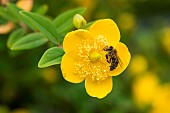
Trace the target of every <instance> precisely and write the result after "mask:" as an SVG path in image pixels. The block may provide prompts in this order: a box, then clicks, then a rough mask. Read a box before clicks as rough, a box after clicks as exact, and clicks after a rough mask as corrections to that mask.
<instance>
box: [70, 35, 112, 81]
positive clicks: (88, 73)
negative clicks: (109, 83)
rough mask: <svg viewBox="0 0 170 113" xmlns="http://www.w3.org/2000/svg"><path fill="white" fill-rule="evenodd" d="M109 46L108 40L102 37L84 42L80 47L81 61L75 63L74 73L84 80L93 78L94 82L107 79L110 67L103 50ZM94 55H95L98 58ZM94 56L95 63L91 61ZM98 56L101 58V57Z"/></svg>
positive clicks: (79, 56)
mask: <svg viewBox="0 0 170 113" xmlns="http://www.w3.org/2000/svg"><path fill="white" fill-rule="evenodd" d="M107 45H108V43H107V40H106V38H105V37H104V36H102V35H99V36H98V37H96V38H94V40H84V41H83V42H82V43H81V44H80V45H78V54H77V57H78V58H79V59H80V60H79V61H78V62H76V63H75V70H74V71H73V73H74V74H75V75H77V76H80V77H82V78H86V77H91V78H92V80H94V81H102V80H104V79H106V78H107V77H108V76H109V75H108V73H109V71H110V67H109V64H108V63H107V61H106V58H105V55H102V54H103V51H102V49H103V48H104V47H105V46H107ZM93 53H95V55H97V57H96V56H95V55H94V54H93ZM96 53H97V54H96ZM92 54H93V55H94V56H95V58H96V59H95V62H94V61H92V59H91V57H92V56H90V55H92ZM98 55H99V56H100V55H101V56H100V57H99V56H98ZM93 58H94V57H93Z"/></svg>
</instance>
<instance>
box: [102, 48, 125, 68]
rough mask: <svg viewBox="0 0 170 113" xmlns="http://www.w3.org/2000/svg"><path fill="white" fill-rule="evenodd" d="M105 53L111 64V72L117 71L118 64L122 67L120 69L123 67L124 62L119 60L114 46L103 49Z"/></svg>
mask: <svg viewBox="0 0 170 113" xmlns="http://www.w3.org/2000/svg"><path fill="white" fill-rule="evenodd" d="M103 51H106V52H107V54H106V61H107V62H108V63H109V64H110V66H109V67H110V71H112V70H114V69H116V67H117V66H118V64H119V65H120V67H122V65H121V64H122V61H121V59H120V58H119V56H118V54H117V51H116V49H114V47H113V46H109V47H108V46H106V47H105V48H103Z"/></svg>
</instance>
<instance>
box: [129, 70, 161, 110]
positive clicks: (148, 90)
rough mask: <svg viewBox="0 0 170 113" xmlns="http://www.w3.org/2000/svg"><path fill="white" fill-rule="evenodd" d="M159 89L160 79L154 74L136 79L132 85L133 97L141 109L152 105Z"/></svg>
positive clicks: (148, 73)
mask: <svg viewBox="0 0 170 113" xmlns="http://www.w3.org/2000/svg"><path fill="white" fill-rule="evenodd" d="M158 87H159V78H158V77H157V76H156V74H155V73H153V72H145V73H144V74H142V75H141V76H138V77H137V78H135V80H134V82H133V84H132V92H133V97H134V100H135V102H136V104H137V105H138V107H139V108H141V109H143V108H145V107H146V106H147V105H150V104H152V101H153V97H154V95H155V94H156V91H157V88H158Z"/></svg>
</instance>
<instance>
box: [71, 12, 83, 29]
mask: <svg viewBox="0 0 170 113" xmlns="http://www.w3.org/2000/svg"><path fill="white" fill-rule="evenodd" d="M73 23H74V26H75V27H76V28H77V29H81V28H83V27H84V26H85V25H86V20H85V19H84V17H83V16H81V15H80V14H76V15H75V16H74V18H73Z"/></svg>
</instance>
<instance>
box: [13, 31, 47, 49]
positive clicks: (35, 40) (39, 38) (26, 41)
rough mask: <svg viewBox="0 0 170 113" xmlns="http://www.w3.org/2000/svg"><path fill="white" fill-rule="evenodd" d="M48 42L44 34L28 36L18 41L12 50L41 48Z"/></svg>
mask: <svg viewBox="0 0 170 113" xmlns="http://www.w3.org/2000/svg"><path fill="white" fill-rule="evenodd" d="M47 41H48V39H47V38H45V37H44V35H43V34H42V33H32V34H28V35H26V36H24V37H22V38H20V39H18V40H17V41H16V42H15V43H14V44H13V45H12V47H11V50H25V49H32V48H36V47H39V46H41V45H43V44H45V43H46V42H47Z"/></svg>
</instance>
